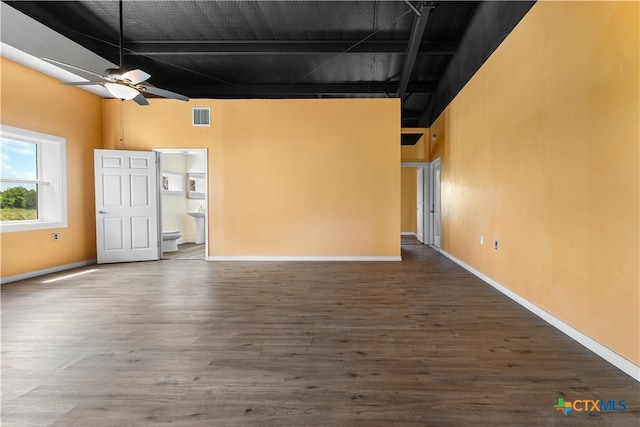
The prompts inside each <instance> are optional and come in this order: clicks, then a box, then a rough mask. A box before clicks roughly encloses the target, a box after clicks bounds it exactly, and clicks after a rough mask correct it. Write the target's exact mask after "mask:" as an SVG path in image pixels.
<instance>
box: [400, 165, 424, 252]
mask: <svg viewBox="0 0 640 427" xmlns="http://www.w3.org/2000/svg"><path fill="white" fill-rule="evenodd" d="M401 166H402V167H401V180H400V182H401V190H400V195H401V229H400V231H401V233H400V234H401V236H400V242H401V244H402V245H420V244H425V243H429V242H427V241H426V239H427V237H428V236H429V233H428V227H427V226H428V221H427V216H426V214H425V213H426V209H425V207H426V201H427V196H428V188H429V187H428V185H427V184H428V180H429V173H428V171H429V163H414V162H411V163H408V162H407V163H405V162H403V163H402V164H401Z"/></svg>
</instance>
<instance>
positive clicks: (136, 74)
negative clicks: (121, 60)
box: [120, 70, 151, 85]
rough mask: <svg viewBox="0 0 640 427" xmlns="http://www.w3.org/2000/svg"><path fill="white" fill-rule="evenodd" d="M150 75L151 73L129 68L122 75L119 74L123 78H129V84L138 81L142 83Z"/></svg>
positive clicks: (134, 83) (135, 83)
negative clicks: (129, 69)
mask: <svg viewBox="0 0 640 427" xmlns="http://www.w3.org/2000/svg"><path fill="white" fill-rule="evenodd" d="M149 77H151V74H148V73H145V72H144V71H142V70H131V71H127V72H126V73H124V74H123V75H121V76H120V78H121V79H123V80H129V81H130V82H131V84H133V85H137V84H138V83H142V82H143V81H145V80H147V79H148V78H149Z"/></svg>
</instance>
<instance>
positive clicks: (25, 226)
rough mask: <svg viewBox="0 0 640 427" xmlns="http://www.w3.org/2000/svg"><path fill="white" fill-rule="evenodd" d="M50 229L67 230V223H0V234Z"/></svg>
mask: <svg viewBox="0 0 640 427" xmlns="http://www.w3.org/2000/svg"><path fill="white" fill-rule="evenodd" d="M52 228H67V223H66V221H64V222H63V221H11V222H3V223H0V233H10V232H14V231H30V230H47V229H52Z"/></svg>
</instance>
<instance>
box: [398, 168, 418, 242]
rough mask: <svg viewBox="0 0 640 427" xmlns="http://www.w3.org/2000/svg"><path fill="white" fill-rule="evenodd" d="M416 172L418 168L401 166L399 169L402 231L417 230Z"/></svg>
mask: <svg viewBox="0 0 640 427" xmlns="http://www.w3.org/2000/svg"><path fill="white" fill-rule="evenodd" d="M417 173H418V168H414V167H403V168H402V171H401V178H400V182H401V188H400V195H401V210H402V213H401V227H400V231H402V232H403V233H416V232H417V231H418V224H417V223H418V220H417V211H416V207H417V204H418V203H417V202H418V196H417V194H416V193H417V191H418V189H417V185H418V184H417Z"/></svg>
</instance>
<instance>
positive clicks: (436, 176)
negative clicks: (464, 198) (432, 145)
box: [432, 159, 441, 248]
mask: <svg viewBox="0 0 640 427" xmlns="http://www.w3.org/2000/svg"><path fill="white" fill-rule="evenodd" d="M432 167H433V181H432V182H433V246H435V247H436V248H439V247H440V204H441V203H440V159H438V160H436V161H434V162H433V166H432Z"/></svg>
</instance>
